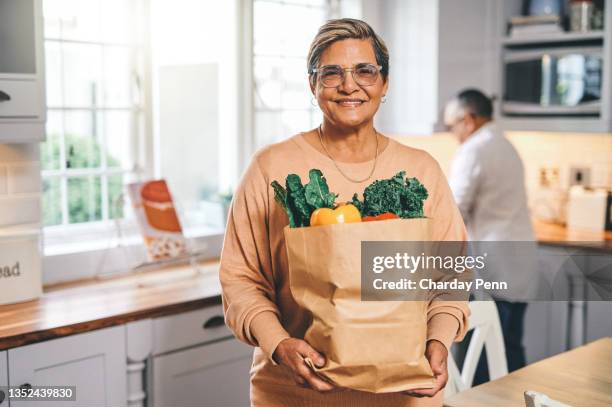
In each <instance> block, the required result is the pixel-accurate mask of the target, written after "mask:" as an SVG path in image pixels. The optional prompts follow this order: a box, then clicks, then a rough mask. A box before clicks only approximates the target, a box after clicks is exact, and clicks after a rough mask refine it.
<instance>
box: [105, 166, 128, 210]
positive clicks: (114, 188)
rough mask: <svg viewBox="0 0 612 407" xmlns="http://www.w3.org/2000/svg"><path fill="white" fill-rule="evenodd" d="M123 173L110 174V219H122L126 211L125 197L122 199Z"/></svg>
mask: <svg viewBox="0 0 612 407" xmlns="http://www.w3.org/2000/svg"><path fill="white" fill-rule="evenodd" d="M123 179H124V176H123V174H117V175H109V176H108V217H109V219H121V218H123V213H124V206H125V205H124V201H125V200H124V199H122V198H123V197H122V194H123V185H124V181H123Z"/></svg>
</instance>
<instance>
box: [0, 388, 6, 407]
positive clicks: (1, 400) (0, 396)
mask: <svg viewBox="0 0 612 407" xmlns="http://www.w3.org/2000/svg"><path fill="white" fill-rule="evenodd" d="M5 398H6V394H4V391H3V390H0V404H2V402H3V401H4V399H5Z"/></svg>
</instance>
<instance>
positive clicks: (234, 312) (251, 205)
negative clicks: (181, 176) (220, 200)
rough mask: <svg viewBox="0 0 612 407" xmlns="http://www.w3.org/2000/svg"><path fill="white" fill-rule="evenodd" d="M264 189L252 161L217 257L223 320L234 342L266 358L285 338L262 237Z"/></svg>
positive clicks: (265, 235)
mask: <svg viewBox="0 0 612 407" xmlns="http://www.w3.org/2000/svg"><path fill="white" fill-rule="evenodd" d="M267 220H268V185H267V181H266V179H265V177H264V175H263V173H262V171H261V169H260V167H259V165H258V163H257V156H256V157H255V158H254V160H253V162H252V163H251V165H250V166H249V168H248V169H247V171H246V173H245V175H244V177H243V179H242V182H241V183H240V185H239V187H238V188H237V190H236V193H235V196H234V199H233V201H232V205H231V208H230V213H229V216H228V222H227V228H226V232H225V239H224V241H223V249H222V252H221V265H220V270H219V278H220V280H221V287H222V298H223V307H224V311H225V321H226V324H227V325H228V326H229V328H230V329H231V330H232V331H233V333H234V335H236V337H237V338H238V339H240V340H241V341H243V342H246V343H247V344H250V345H252V346H260V347H261V348H262V350H263V351H264V353H266V355H267V356H268V357H269V358H270V359H272V354H273V353H274V350H275V349H276V346H277V345H278V343H279V342H280V341H282V340H283V339H285V338H288V337H289V334H288V333H287V331H286V330H285V329H284V328H283V326H282V325H281V323H280V320H279V316H280V313H279V310H278V307H277V305H276V287H275V282H274V278H273V273H272V260H271V255H270V243H269V236H268V226H267V225H268V221H267Z"/></svg>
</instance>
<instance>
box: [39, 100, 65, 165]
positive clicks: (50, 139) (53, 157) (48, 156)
mask: <svg viewBox="0 0 612 407" xmlns="http://www.w3.org/2000/svg"><path fill="white" fill-rule="evenodd" d="M62 117H63V114H62V112H57V111H48V112H47V124H46V133H47V140H46V141H45V142H44V143H41V145H40V159H41V162H42V169H43V170H59V169H60V168H61V163H60V150H61V148H62V147H61V137H62V131H63V125H62Z"/></svg>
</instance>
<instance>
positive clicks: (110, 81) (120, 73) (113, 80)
mask: <svg viewBox="0 0 612 407" xmlns="http://www.w3.org/2000/svg"><path fill="white" fill-rule="evenodd" d="M131 54H132V50H131V48H127V47H109V46H107V47H104V94H103V95H102V99H101V100H102V103H103V104H104V106H106V107H128V106H130V105H131V104H132V100H131V99H132V98H131V96H130V93H131V86H132V80H131V78H132V73H133V69H132V56H131Z"/></svg>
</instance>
